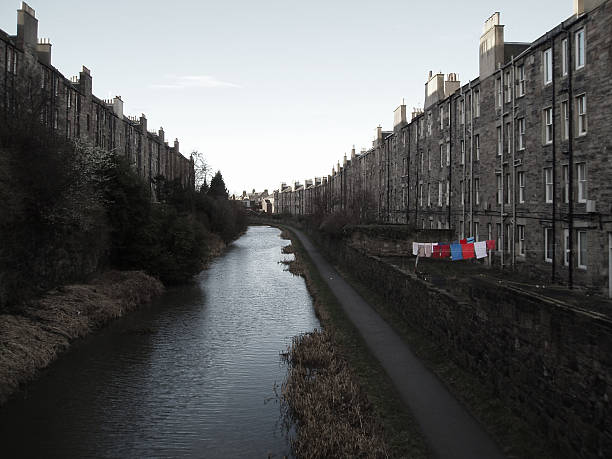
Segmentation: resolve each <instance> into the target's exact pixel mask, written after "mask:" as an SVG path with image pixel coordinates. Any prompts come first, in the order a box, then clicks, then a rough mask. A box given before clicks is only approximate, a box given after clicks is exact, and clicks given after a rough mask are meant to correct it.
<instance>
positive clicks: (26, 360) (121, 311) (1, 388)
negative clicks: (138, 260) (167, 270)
mask: <svg viewBox="0 0 612 459" xmlns="http://www.w3.org/2000/svg"><path fill="white" fill-rule="evenodd" d="M163 290H164V287H163V285H162V283H161V282H160V281H159V280H157V279H155V278H153V277H151V276H148V275H147V274H145V273H143V272H141V271H109V272H106V273H104V274H102V275H101V276H99V277H97V278H95V279H94V280H92V281H91V282H90V283H88V284H77V285H67V286H64V287H61V288H59V289H56V290H53V291H51V292H48V293H47V294H45V295H44V296H43V297H42V298H40V299H38V300H36V301H33V302H31V303H30V304H29V305H25V306H22V307H20V308H19V309H17V310H15V312H13V313H4V314H0V406H2V404H3V403H5V402H6V401H7V399H8V398H9V397H10V396H11V394H13V393H14V392H15V391H16V390H18V389H19V387H20V386H21V387H23V386H24V385H25V384H27V383H28V382H30V381H32V380H33V379H34V378H35V377H36V375H37V374H38V373H39V372H40V371H41V370H42V369H43V368H46V367H47V366H49V365H50V364H51V363H53V362H54V361H55V360H56V359H57V358H58V356H59V355H60V354H61V353H63V352H65V351H66V350H68V349H69V348H70V345H71V343H72V342H73V341H74V340H76V339H78V338H82V337H84V336H86V335H88V334H90V333H91V332H92V331H94V330H96V329H98V328H100V327H102V326H104V325H106V324H108V323H109V322H110V321H112V320H114V319H116V318H118V317H122V316H123V315H125V314H127V313H128V312H130V311H133V310H134V309H136V308H138V307H139V306H141V305H143V304H147V303H150V302H151V300H152V299H153V298H155V297H157V296H158V295H160V294H161V293H162V292H163Z"/></svg>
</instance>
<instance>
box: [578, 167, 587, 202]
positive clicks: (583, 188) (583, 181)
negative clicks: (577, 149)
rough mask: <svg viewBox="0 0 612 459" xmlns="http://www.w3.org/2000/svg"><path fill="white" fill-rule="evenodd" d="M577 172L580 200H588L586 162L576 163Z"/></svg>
mask: <svg viewBox="0 0 612 459" xmlns="http://www.w3.org/2000/svg"><path fill="white" fill-rule="evenodd" d="M576 172H577V174H578V202H582V203H585V202H587V176H586V164H585V163H579V164H576Z"/></svg>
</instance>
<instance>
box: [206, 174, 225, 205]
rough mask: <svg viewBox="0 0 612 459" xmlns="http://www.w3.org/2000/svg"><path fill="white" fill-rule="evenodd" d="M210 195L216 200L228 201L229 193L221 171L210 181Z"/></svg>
mask: <svg viewBox="0 0 612 459" xmlns="http://www.w3.org/2000/svg"><path fill="white" fill-rule="evenodd" d="M208 195H209V196H211V197H214V198H224V199H227V196H228V192H227V188H225V182H224V181H223V176H222V175H221V171H217V173H216V174H215V176H214V177H213V178H212V180H211V181H210V188H209V189H208Z"/></svg>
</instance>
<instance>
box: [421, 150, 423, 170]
mask: <svg viewBox="0 0 612 459" xmlns="http://www.w3.org/2000/svg"><path fill="white" fill-rule="evenodd" d="M421 174H423V153H421Z"/></svg>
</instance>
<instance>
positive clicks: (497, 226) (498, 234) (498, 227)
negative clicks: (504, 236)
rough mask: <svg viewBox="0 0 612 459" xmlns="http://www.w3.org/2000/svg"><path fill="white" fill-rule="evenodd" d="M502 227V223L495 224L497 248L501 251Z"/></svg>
mask: <svg viewBox="0 0 612 459" xmlns="http://www.w3.org/2000/svg"><path fill="white" fill-rule="evenodd" d="M501 229H502V226H501V223H496V224H495V231H496V234H495V248H496V249H497V250H498V251H500V250H501V232H502V230H501Z"/></svg>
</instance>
